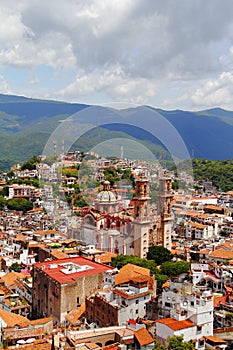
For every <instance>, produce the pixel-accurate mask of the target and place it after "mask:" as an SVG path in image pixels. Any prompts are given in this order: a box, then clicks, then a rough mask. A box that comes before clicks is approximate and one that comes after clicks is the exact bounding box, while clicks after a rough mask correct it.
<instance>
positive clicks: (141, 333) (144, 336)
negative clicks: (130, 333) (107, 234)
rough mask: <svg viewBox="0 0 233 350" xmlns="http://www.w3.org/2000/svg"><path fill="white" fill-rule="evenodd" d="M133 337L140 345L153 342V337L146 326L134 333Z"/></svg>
mask: <svg viewBox="0 0 233 350" xmlns="http://www.w3.org/2000/svg"><path fill="white" fill-rule="evenodd" d="M134 334H135V337H136V339H137V341H138V342H139V344H140V345H141V346H145V345H148V344H151V343H153V342H154V339H153V338H152V336H151V335H150V333H149V332H148V330H147V329H146V328H141V329H139V330H138V331H136V332H135V333H134Z"/></svg>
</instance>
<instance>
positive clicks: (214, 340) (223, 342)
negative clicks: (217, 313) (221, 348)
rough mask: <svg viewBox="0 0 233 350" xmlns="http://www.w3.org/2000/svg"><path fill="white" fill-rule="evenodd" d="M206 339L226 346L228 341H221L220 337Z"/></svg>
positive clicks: (212, 336)
mask: <svg viewBox="0 0 233 350" xmlns="http://www.w3.org/2000/svg"><path fill="white" fill-rule="evenodd" d="M205 339H207V340H210V341H212V342H213V343H221V344H226V341H225V340H223V339H220V338H218V337H215V336H214V335H208V336H205Z"/></svg>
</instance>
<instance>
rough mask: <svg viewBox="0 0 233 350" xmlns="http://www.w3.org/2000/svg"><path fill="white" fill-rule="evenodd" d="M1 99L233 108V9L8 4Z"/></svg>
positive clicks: (60, 1) (181, 2)
mask: <svg viewBox="0 0 233 350" xmlns="http://www.w3.org/2000/svg"><path fill="white" fill-rule="evenodd" d="M0 93H4V94H15V95H23V96H27V97H34V98H43V99H52V100H59V101H67V102H76V103H87V104H105V103H116V102H117V103H132V104H135V105H141V104H142V105H151V106H154V107H157V108H162V109H168V110H171V109H186V110H203V109H207V108H212V107H221V108H225V109H230V110H233V98H232V96H233V1H232V0H204V1H203V0H176V1H174V0H156V1H155V0H154V1H153V0H49V1H48V0H18V1H15V0H1V2H0Z"/></svg>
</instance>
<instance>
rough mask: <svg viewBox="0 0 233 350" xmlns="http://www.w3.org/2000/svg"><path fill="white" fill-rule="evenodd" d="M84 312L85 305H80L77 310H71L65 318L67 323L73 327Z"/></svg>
mask: <svg viewBox="0 0 233 350" xmlns="http://www.w3.org/2000/svg"><path fill="white" fill-rule="evenodd" d="M85 311H86V304H85V303H84V304H82V305H81V306H80V307H78V308H77V309H74V310H71V311H70V312H69V313H68V314H67V315H66V316H65V318H66V319H67V321H69V322H70V323H71V324H72V325H75V324H76V322H77V321H78V320H79V319H80V317H82V315H83V314H84V312H85Z"/></svg>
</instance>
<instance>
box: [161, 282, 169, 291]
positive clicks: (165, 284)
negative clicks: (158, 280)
mask: <svg viewBox="0 0 233 350" xmlns="http://www.w3.org/2000/svg"><path fill="white" fill-rule="evenodd" d="M166 287H167V288H169V289H170V281H167V282H165V283H164V284H163V285H162V288H166Z"/></svg>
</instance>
